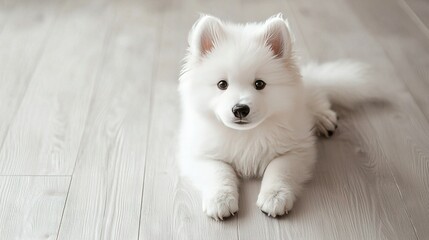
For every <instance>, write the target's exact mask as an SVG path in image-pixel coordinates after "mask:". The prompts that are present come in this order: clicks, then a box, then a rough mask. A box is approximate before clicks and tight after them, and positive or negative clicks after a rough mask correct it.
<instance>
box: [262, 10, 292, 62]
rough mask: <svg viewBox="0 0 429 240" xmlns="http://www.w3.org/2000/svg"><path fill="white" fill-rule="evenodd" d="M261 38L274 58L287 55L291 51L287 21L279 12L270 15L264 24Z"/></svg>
mask: <svg viewBox="0 0 429 240" xmlns="http://www.w3.org/2000/svg"><path fill="white" fill-rule="evenodd" d="M264 27H265V29H264V36H263V38H264V39H263V40H264V42H265V44H266V45H267V46H268V47H270V48H271V50H272V51H273V54H274V56H275V57H276V58H285V57H289V56H290V55H291V52H292V38H291V33H290V31H289V23H288V22H287V20H285V19H283V16H282V15H281V14H277V15H275V16H272V17H270V18H269V19H267V21H266V22H265V24H264Z"/></svg>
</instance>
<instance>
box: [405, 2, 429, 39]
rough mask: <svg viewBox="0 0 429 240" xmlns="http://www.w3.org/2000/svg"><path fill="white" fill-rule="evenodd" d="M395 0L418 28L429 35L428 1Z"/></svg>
mask: <svg viewBox="0 0 429 240" xmlns="http://www.w3.org/2000/svg"><path fill="white" fill-rule="evenodd" d="M397 2H398V4H399V5H401V7H402V9H404V11H405V12H407V14H408V15H409V17H410V18H411V19H412V20H413V21H414V22H415V23H416V24H417V26H418V27H419V28H420V30H421V31H422V32H423V33H424V34H425V35H426V36H427V37H429V2H428V1H424V0H397Z"/></svg>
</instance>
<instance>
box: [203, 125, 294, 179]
mask: <svg viewBox="0 0 429 240" xmlns="http://www.w3.org/2000/svg"><path fill="white" fill-rule="evenodd" d="M215 138H216V139H215V141H211V142H210V143H207V144H206V154H207V155H208V156H210V158H212V159H217V160H221V161H225V162H227V163H229V164H231V165H232V166H233V168H234V169H235V171H236V172H237V174H238V175H240V176H242V177H260V176H262V174H263V172H264V170H265V168H266V167H267V165H268V164H269V163H270V162H271V160H273V159H274V158H276V157H277V156H280V155H282V154H284V153H286V152H287V151H289V150H290V149H291V147H292V145H293V143H292V142H291V141H290V136H289V133H288V131H286V130H285V129H283V128H279V127H273V128H271V129H258V130H251V131H220V132H217V133H216V134H215ZM212 140H214V139H213V138H212Z"/></svg>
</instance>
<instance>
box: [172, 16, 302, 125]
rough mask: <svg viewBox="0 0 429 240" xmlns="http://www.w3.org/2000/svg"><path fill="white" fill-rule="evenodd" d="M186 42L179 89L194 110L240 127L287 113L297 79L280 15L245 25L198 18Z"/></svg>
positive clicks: (284, 24) (205, 17)
mask: <svg viewBox="0 0 429 240" xmlns="http://www.w3.org/2000/svg"><path fill="white" fill-rule="evenodd" d="M188 41H189V53H188V55H187V57H186V58H185V64H184V67H183V70H182V75H181V78H180V87H179V90H180V92H181V95H182V98H183V101H184V104H186V106H187V107H190V108H191V109H192V110H194V111H195V112H196V113H198V114H201V115H202V116H208V117H212V118H213V116H216V117H217V119H218V120H220V121H221V122H222V123H223V124H224V125H225V126H227V127H230V128H233V129H238V130H246V129H252V128H255V127H256V126H258V125H259V124H261V123H262V122H264V120H266V119H268V118H269V117H270V116H273V115H276V114H278V113H284V112H287V111H289V112H291V111H293V110H292V109H293V107H294V101H295V96H296V94H299V93H298V91H296V90H297V88H299V87H300V86H301V84H300V83H301V82H300V76H299V71H298V69H297V68H296V66H295V63H294V59H293V56H292V40H291V35H290V31H289V27H288V23H287V22H286V21H285V20H284V19H283V18H282V17H281V15H277V16H273V17H271V18H269V19H268V20H266V21H265V22H264V23H252V24H246V25H235V24H230V23H224V22H222V21H220V20H219V19H217V18H215V17H212V16H202V17H201V18H200V19H199V20H198V21H197V22H196V23H195V24H194V26H193V28H192V30H191V32H190V34H189V40H188Z"/></svg>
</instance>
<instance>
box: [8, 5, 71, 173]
mask: <svg viewBox="0 0 429 240" xmlns="http://www.w3.org/2000/svg"><path fill="white" fill-rule="evenodd" d="M62 5H63V4H62V3H61V2H56V1H50V2H49V1H46V5H42V6H39V7H38V8H34V5H33V4H31V3H28V2H23V1H15V2H2V3H1V5H0V13H1V14H0V62H1V67H0V149H1V146H2V145H3V143H4V141H5V138H6V135H7V133H8V130H9V127H10V125H11V122H12V121H13V119H14V117H15V115H16V113H17V110H18V108H19V106H20V104H21V102H22V99H23V97H24V94H25V93H26V90H27V87H28V85H29V82H30V81H31V79H32V78H33V76H34V72H35V70H36V69H37V66H38V65H39V63H40V58H41V56H42V55H43V53H44V50H45V48H46V45H47V38H48V36H49V35H50V34H49V33H50V32H51V30H52V28H53V25H54V22H55V20H56V19H57V15H58V14H57V12H58V11H59V10H60V9H61V6H62ZM29 39H31V41H29ZM9 161H16V160H15V159H9V160H7V159H5V157H0V166H2V165H3V164H7V163H9ZM0 172H1V173H5V172H3V171H2V167H0Z"/></svg>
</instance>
